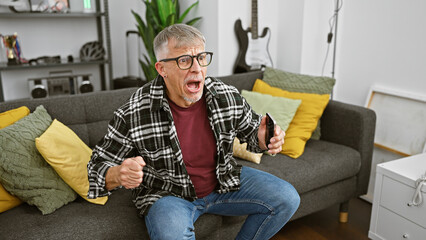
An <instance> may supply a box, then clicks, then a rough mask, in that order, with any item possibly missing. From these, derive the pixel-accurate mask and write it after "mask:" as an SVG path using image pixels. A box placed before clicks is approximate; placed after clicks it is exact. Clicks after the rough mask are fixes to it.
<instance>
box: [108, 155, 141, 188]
mask: <svg viewBox="0 0 426 240" xmlns="http://www.w3.org/2000/svg"><path fill="white" fill-rule="evenodd" d="M144 166H145V162H144V160H143V158H142V157H140V156H137V157H133V158H127V159H125V160H124V161H123V162H122V163H121V165H119V166H114V167H111V168H109V169H108V172H107V174H106V179H105V181H106V188H107V189H108V190H112V189H114V188H116V187H118V186H123V187H125V188H127V189H129V188H135V187H138V186H139V185H140V184H141V183H142V178H143V171H142V169H143V167H144Z"/></svg>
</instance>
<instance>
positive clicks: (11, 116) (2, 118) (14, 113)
mask: <svg viewBox="0 0 426 240" xmlns="http://www.w3.org/2000/svg"><path fill="white" fill-rule="evenodd" d="M28 114H30V109H28V108H27V107H25V106H23V107H19V108H15V109H12V110H9V111H6V112H2V113H0V129H2V128H5V127H7V126H9V125H12V124H13V123H14V122H16V121H18V120H19V119H21V118H23V117H25V116H28Z"/></svg>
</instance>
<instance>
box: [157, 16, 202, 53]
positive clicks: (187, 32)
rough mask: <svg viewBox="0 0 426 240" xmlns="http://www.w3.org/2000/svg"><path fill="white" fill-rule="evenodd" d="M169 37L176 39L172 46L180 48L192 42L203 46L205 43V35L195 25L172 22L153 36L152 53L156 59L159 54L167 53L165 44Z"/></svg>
mask: <svg viewBox="0 0 426 240" xmlns="http://www.w3.org/2000/svg"><path fill="white" fill-rule="evenodd" d="M169 39H175V40H176V46H174V47H175V48H180V47H182V46H191V45H194V44H195V45H196V44H199V45H203V46H205V44H206V39H205V37H204V36H203V34H202V33H201V32H200V31H199V30H198V29H196V28H195V27H192V26H189V25H186V24H182V23H178V24H174V25H171V26H168V27H166V28H164V29H163V30H162V31H161V32H160V33H159V34H158V35H157V36H156V37H155V38H154V53H155V57H156V58H157V60H158V56H159V54H161V53H164V54H166V53H167V51H168V48H167V44H168V42H169Z"/></svg>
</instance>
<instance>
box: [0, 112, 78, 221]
mask: <svg viewBox="0 0 426 240" xmlns="http://www.w3.org/2000/svg"><path fill="white" fill-rule="evenodd" d="M51 122H52V118H51V117H50V115H49V114H48V113H47V111H46V109H45V108H44V107H43V106H39V107H37V108H36V110H35V111H34V112H33V113H31V114H29V115H28V116H26V117H24V118H22V119H21V120H19V121H17V122H15V123H14V124H13V125H10V126H8V127H6V128H3V129H1V130H0V182H1V184H2V185H3V187H4V188H5V189H6V190H7V191H8V192H10V193H11V194H13V195H15V196H17V197H18V198H20V199H21V200H22V201H24V202H27V203H28V204H30V205H35V206H36V207H37V208H38V209H39V210H40V211H41V212H42V214H49V213H52V212H54V211H55V210H56V209H58V208H60V207H62V206H63V205H65V204H67V203H69V202H71V201H74V200H75V198H76V197H77V194H76V193H75V192H74V191H73V190H72V189H71V188H70V187H69V186H68V185H67V184H66V183H65V182H64V181H63V180H62V179H61V178H60V177H59V175H58V174H57V173H56V172H55V170H54V169H53V168H52V167H51V166H50V165H49V164H48V163H47V162H46V161H45V160H44V158H43V157H42V156H41V155H40V153H39V152H38V151H37V148H36V145H35V138H37V137H39V136H40V135H41V134H43V132H44V131H45V130H46V129H47V128H48V127H49V126H50V124H51Z"/></svg>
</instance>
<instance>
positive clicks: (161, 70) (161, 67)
mask: <svg viewBox="0 0 426 240" xmlns="http://www.w3.org/2000/svg"><path fill="white" fill-rule="evenodd" d="M155 69H157V72H158V74H160V75H161V76H162V77H163V78H164V76H166V71H165V69H164V64H163V63H162V62H156V63H155Z"/></svg>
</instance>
